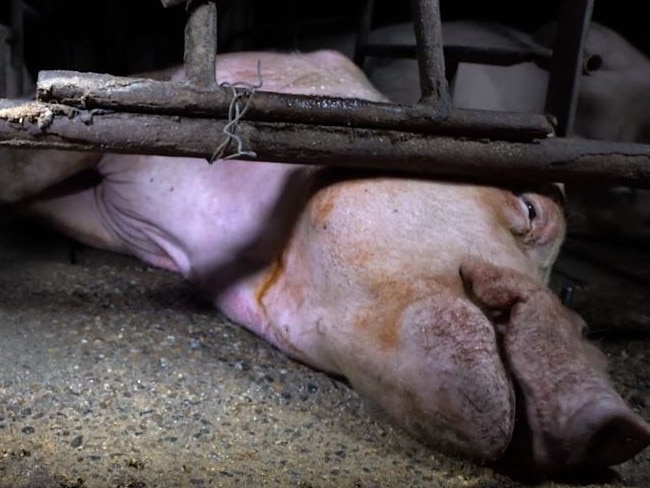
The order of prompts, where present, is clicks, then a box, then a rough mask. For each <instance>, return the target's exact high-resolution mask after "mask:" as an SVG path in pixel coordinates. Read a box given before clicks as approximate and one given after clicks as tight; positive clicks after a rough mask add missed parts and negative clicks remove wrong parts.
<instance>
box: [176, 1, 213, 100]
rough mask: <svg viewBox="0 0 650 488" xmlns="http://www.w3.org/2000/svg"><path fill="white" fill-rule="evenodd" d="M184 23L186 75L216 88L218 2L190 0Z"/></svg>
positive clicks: (193, 81) (197, 83) (196, 83)
mask: <svg viewBox="0 0 650 488" xmlns="http://www.w3.org/2000/svg"><path fill="white" fill-rule="evenodd" d="M187 9H188V12H189V13H188V18H187V23H186V24H185V55H184V58H183V59H184V63H185V75H186V78H187V80H188V81H189V82H190V83H193V84H195V85H197V86H203V87H215V86H216V85H217V79H216V61H217V5H216V4H215V2H214V0H189V1H188V3H187Z"/></svg>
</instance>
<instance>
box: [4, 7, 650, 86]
mask: <svg viewBox="0 0 650 488" xmlns="http://www.w3.org/2000/svg"><path fill="white" fill-rule="evenodd" d="M363 3H364V2H363V1H361V0H329V1H327V2H321V3H319V2H313V1H300V0H285V1H281V0H274V1H261V0H221V1H218V2H217V6H218V8H219V51H220V52H226V51H232V50H242V49H254V48H267V47H278V48H283V49H286V48H291V46H292V44H293V43H294V42H295V40H296V39H298V38H299V37H300V36H303V35H314V34H321V33H322V34H326V33H336V32H344V31H352V30H354V29H356V26H357V22H358V15H359V12H360V10H361V7H362V5H363ZM376 4H377V7H376V11H375V13H376V15H375V24H376V25H385V24H389V23H393V22H399V21H405V20H408V19H410V11H409V1H408V0H402V1H386V0H384V1H382V0H377V1H376ZM558 4H559V2H557V1H521V0H519V1H489V0H483V1H476V0H441V12H442V18H443V20H452V19H459V18H473V19H490V20H497V21H501V22H503V23H506V24H509V25H512V26H516V27H519V28H521V29H524V30H533V29H535V28H536V27H538V26H539V25H541V24H543V23H546V22H548V21H550V20H553V19H554V18H555V17H556V16H557V9H558ZM644 4H645V2H639V1H628V0H618V1H605V0H596V2H595V10H594V20H597V21H599V22H601V23H603V24H605V25H607V26H609V27H612V28H613V29H615V30H617V31H618V32H620V33H621V34H623V35H624V36H625V37H626V38H627V39H628V40H629V41H631V42H632V43H633V44H635V45H636V46H637V47H639V48H640V49H641V50H643V51H644V52H646V53H649V52H650V36H648V32H649V30H648V29H647V28H646V26H645V24H646V23H648V22H649V20H648V19H647V17H646V15H645V12H644ZM25 5H26V11H25V60H26V63H27V66H28V69H29V71H30V73H31V74H33V75H35V74H36V72H37V71H38V70H41V69H56V68H62V69H76V70H80V71H95V72H108V73H112V74H117V75H120V74H130V73H135V72H138V71H143V70H148V69H156V68H161V67H166V66H168V65H171V64H175V63H180V62H182V54H183V26H184V22H185V10H184V6H177V7H173V8H170V9H165V8H163V6H162V4H161V2H160V1H159V0H25ZM9 14H10V1H9V0H0V23H4V24H9V19H10V15H9Z"/></svg>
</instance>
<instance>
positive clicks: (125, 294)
mask: <svg viewBox="0 0 650 488" xmlns="http://www.w3.org/2000/svg"><path fill="white" fill-rule="evenodd" d="M0 236H1V237H0V440H1V442H0V488H5V487H7V488H8V487H13V488H22V487H30V488H32V487H38V488H55V487H56V488H64V487H65V488H72V487H75V488H81V487H131V488H144V487H158V486H160V487H163V486H165V487H166V486H179V487H182V486H188V487H204V486H205V487H208V486H215V487H216V486H226V487H227V486H296V487H329V486H337V487H359V488H368V487H405V486H409V487H416V486H427V487H473V488H497V487H508V488H514V487H518V486H521V485H520V484H519V482H516V481H513V480H512V479H510V478H508V477H505V476H503V475H499V474H496V473H494V472H493V471H492V470H491V469H489V468H487V467H480V466H476V465H474V464H472V463H470V462H466V461H462V460H457V459H452V458H449V457H446V456H443V455H441V454H438V453H435V452H432V451H431V450H429V449H427V448H425V447H423V446H421V445H420V444H418V442H416V441H414V440H413V439H411V438H409V437H408V436H407V435H405V434H403V433H402V432H400V431H398V430H395V429H392V428H391V427H389V426H388V425H387V424H386V423H384V422H383V421H381V420H378V417H377V416H376V415H374V412H372V411H371V410H370V409H369V408H368V407H366V406H365V405H364V404H363V402H362V401H361V400H360V398H359V397H358V396H357V394H356V393H355V392H354V391H353V390H351V389H350V388H349V387H348V386H347V385H346V384H344V383H342V382H340V381H338V380H337V379H334V378H331V377H329V376H327V375H324V374H322V373H319V372H317V371H314V370H312V369H310V368H308V367H305V366H303V365H301V364H298V363H296V362H294V361H291V360H289V359H287V358H286V357H285V356H283V355H282V354H281V353H279V352H278V351H276V350H275V349H273V348H272V347H271V346H269V345H268V344H267V343H265V342H263V341H262V340H260V339H258V338H256V337H255V336H253V335H251V334H250V333H248V332H246V331H245V330H243V329H242V328H240V327H238V326H237V325H235V324H233V323H230V322H229V321H227V320H226V319H225V318H223V317H222V316H221V315H219V313H218V312H216V311H215V310H213V309H211V308H209V307H208V306H207V305H206V304H204V303H203V302H201V300H200V299H199V298H198V297H197V295H196V294H195V292H194V290H193V289H192V287H191V286H189V285H188V284H187V283H184V282H183V281H182V280H181V279H180V278H179V277H178V276H176V275H173V274H170V273H167V272H165V271H160V270H156V269H152V268H149V267H147V266H145V265H143V264H141V263H140V262H138V261H135V260H133V259H130V258H125V257H121V256H115V255H112V254H109V253H103V252H100V251H96V250H91V249H88V248H84V247H80V246H78V245H77V246H71V243H70V241H68V240H67V239H63V238H60V237H58V236H56V235H54V234H51V233H49V232H46V231H42V230H25V229H23V228H21V227H18V226H15V225H13V226H9V225H7V224H2V225H0ZM72 260H74V261H76V263H75V264H72V263H71V261H72ZM581 266H584V264H581V263H577V264H576V263H575V262H571V260H570V259H569V260H568V262H567V264H566V269H565V271H566V273H565V274H564V275H563V276H566V275H570V274H571V273H573V272H575V273H580V272H583V271H580V269H579V268H580V267H581ZM626 300H627V301H628V302H629V301H632V302H633V306H632V307H630V308H625V307H624V306H623V304H624V303H626ZM647 302H648V300H647V294H646V293H645V290H644V289H643V288H640V287H639V286H632V287H629V288H626V287H625V286H624V285H623V284H621V285H620V286H615V287H613V288H612V287H611V286H610V285H608V286H607V287H606V288H603V287H602V286H600V287H599V285H594V286H592V287H583V289H582V290H580V291H579V292H578V293H577V294H576V300H575V306H576V308H577V309H578V310H579V311H581V312H585V314H586V315H587V316H589V318H590V320H592V326H593V327H595V329H596V330H598V332H599V335H598V341H599V343H600V345H601V347H602V348H603V349H604V350H605V351H606V352H607V354H608V356H609V358H610V360H611V368H612V372H613V377H614V379H615V381H616V384H617V386H618V389H619V391H620V392H621V393H622V394H623V395H624V396H625V397H626V398H627V400H628V401H629V402H630V403H631V404H632V406H633V407H634V408H635V409H636V410H637V411H638V412H639V413H640V414H641V415H643V416H644V417H645V418H646V419H650V337H648V336H647V335H645V333H644V330H645V329H644V327H645V326H647V325H648V324H649V323H650V304H648V303H647ZM611 325H613V326H614V328H613V329H612V327H610V326H611ZM610 475H612V476H611V477H610V478H609V484H604V483H600V484H596V485H594V486H625V487H632V486H634V487H644V486H650V452H644V453H642V454H640V455H639V456H637V458H635V459H634V460H632V461H629V462H627V463H625V464H623V465H621V466H619V467H617V468H616V469H615V472H614V473H613V474H612V473H610ZM579 481H580V482H581V483H580V484H588V483H589V481H588V480H579ZM541 486H555V487H561V486H565V485H563V484H562V483H552V482H546V483H543V484H542V485H541Z"/></svg>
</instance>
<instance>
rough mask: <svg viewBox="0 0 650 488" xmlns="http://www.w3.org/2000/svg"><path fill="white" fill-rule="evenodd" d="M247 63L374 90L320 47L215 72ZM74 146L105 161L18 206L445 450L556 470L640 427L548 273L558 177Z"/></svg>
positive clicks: (268, 84)
mask: <svg viewBox="0 0 650 488" xmlns="http://www.w3.org/2000/svg"><path fill="white" fill-rule="evenodd" d="M258 61H260V63H261V70H262V77H263V80H264V84H263V89H264V90H266V91H273V92H280V93H293V94H311V95H313V94H318V95H327V96H341V97H353V98H360V99H365V100H370V101H385V97H384V96H383V95H382V94H380V93H379V92H378V91H377V90H376V89H375V88H374V87H373V86H372V84H371V83H370V82H369V81H368V80H367V78H366V77H365V76H364V74H363V72H362V71H361V70H360V69H359V68H358V67H357V66H355V65H354V64H353V63H352V62H351V61H350V60H349V59H348V58H346V57H345V56H344V55H342V54H340V53H337V52H333V51H328V50H320V51H315V52H309V53H292V54H283V53H278V52H274V53H271V52H242V53H228V54H221V55H219V57H218V61H217V64H218V70H217V73H218V77H219V81H220V82H224V81H228V82H231V83H232V82H247V83H251V84H256V83H257V82H258V76H257V69H258V68H257V66H258ZM181 78H182V72H178V73H176V74H175V75H174V79H176V80H178V79H181ZM215 144H216V142H215ZM19 151H20V150H14V151H13V153H11V154H12V156H13V157H19V154H20V153H19ZM6 155H7V154H6V153H5V156H6ZM17 155H18V156H17ZM42 157H43V159H45V160H47V159H48V158H49V157H50V154H49V153H48V152H42ZM68 157H69V158H70V160H71V161H72V160H75V159H77V160H78V161H80V165H79V166H80V167H87V168H94V171H96V173H97V175H98V178H95V179H93V180H92V182H90V183H89V182H87V181H86V182H85V184H83V185H81V186H79V187H76V186H75V185H74V184H72V183H70V182H63V184H61V185H55V187H53V188H50V189H46V190H45V191H44V192H42V193H40V194H38V195H35V196H33V197H32V198H30V200H29V202H26V203H25V204H24V205H23V207H22V209H21V212H22V213H23V214H24V215H31V216H33V217H35V218H39V219H43V220H44V221H46V222H48V223H50V224H51V225H53V226H55V227H56V228H58V229H59V230H61V231H62V232H64V233H66V234H68V235H70V236H72V237H74V238H76V239H78V240H80V241H81V242H83V243H86V244H88V245H91V246H95V247H98V248H102V249H105V250H109V251H114V252H118V253H125V254H129V255H133V256H136V257H138V258H140V259H142V260H143V261H145V262H147V263H149V264H151V265H153V266H157V267H160V268H164V269H167V270H170V271H173V272H176V273H179V274H180V275H181V276H183V277H184V278H185V279H187V280H189V281H191V282H192V283H194V285H195V286H196V288H197V290H198V291H199V292H200V293H201V294H202V295H203V296H204V297H205V299H206V300H208V301H209V302H210V303H212V304H213V305H214V306H215V307H217V308H218V309H220V310H221V311H222V312H223V313H224V314H225V315H226V316H227V317H229V318H230V319H231V320H233V321H234V322H236V323H239V324H241V325H242V326H243V327H245V328H247V329H248V330H250V331H252V332H253V333H255V334H257V335H259V336H260V337H261V338H263V339H265V340H266V341H268V342H269V343H271V344H272V345H274V346H275V347H277V348H279V349H280V350H282V351H283V352H284V353H286V354H287V355H288V356H290V357H292V358H294V359H295V360H297V361H300V362H302V363H304V364H306V365H308V366H311V367H313V368H316V369H318V370H321V371H323V372H326V373H329V374H334V375H339V376H342V377H344V378H346V379H347V380H348V381H349V382H350V384H351V385H352V387H354V388H355V389H356V390H357V391H359V393H360V394H361V395H362V396H363V397H364V398H365V399H366V400H367V401H368V402H369V403H370V404H372V405H376V406H378V407H379V410H380V411H382V412H383V413H384V415H385V416H386V417H387V418H388V419H389V421H391V422H393V423H394V424H396V425H398V426H401V427H402V428H404V429H405V430H406V431H408V432H410V433H411V434H412V435H414V436H416V437H417V438H419V439H421V440H422V441H423V442H426V443H427V444H430V445H431V446H433V447H434V448H436V449H439V450H442V451H444V452H448V453H453V454H455V455H461V456H466V457H467V458H469V459H472V460H475V461H476V462H489V463H500V462H507V461H508V460H509V459H514V458H516V461H513V462H517V463H521V464H522V465H523V466H526V467H527V468H529V469H530V470H531V471H532V472H535V473H543V474H556V473H562V472H566V471H571V470H574V469H579V468H582V467H585V466H586V467H594V466H609V465H614V464H617V463H620V462H623V461H625V460H626V459H629V458H630V457H632V456H634V455H635V454H636V453H638V452H639V451H640V450H642V449H644V448H645V447H646V446H647V445H648V444H649V443H650V426H649V425H648V424H647V423H646V422H645V421H644V420H643V419H642V418H640V417H639V416H638V415H637V414H635V413H634V412H633V411H632V410H631V409H630V408H629V407H628V406H627V405H626V404H625V402H624V401H623V399H622V398H621V397H620V396H619V395H618V394H617V393H616V391H615V390H614V388H613V387H612V386H611V385H610V383H609V381H608V378H607V374H606V372H605V369H604V363H605V361H604V358H603V355H602V354H600V353H599V352H598V351H597V349H596V348H595V347H593V346H592V345H590V344H589V343H588V342H587V341H586V340H585V339H584V337H583V336H582V331H583V328H584V323H583V322H582V321H581V319H580V318H579V317H578V316H576V315H575V314H574V313H573V312H571V311H569V310H568V309H566V308H565V307H563V306H562V304H561V303H560V301H559V300H558V299H557V298H556V297H555V295H554V294H553V293H552V292H551V291H550V289H549V288H548V286H547V282H548V278H549V274H550V271H551V268H552V266H553V263H554V260H555V259H556V257H557V255H558V252H559V249H560V246H561V243H562V240H563V237H564V234H565V229H566V224H565V220H564V215H563V208H562V198H561V195H560V194H559V191H558V188H557V187H556V186H554V185H532V186H531V185H523V184H522V185H513V186H498V185H487V184H484V183H478V182H459V181H454V180H435V179H432V178H428V177H416V176H411V175H404V174H401V175H395V174H390V173H381V172H365V171H351V170H344V169H341V168H338V169H337V168H319V167H314V166H307V165H298V164H286V163H265V162H261V161H256V162H251V161H244V160H219V161H217V162H215V163H214V164H213V165H210V164H208V163H207V162H206V161H204V160H200V159H191V158H171V157H162V156H138V155H123V154H122V155H118V154H105V155H102V156H101V157H100V158H99V160H98V161H92V160H91V159H86V160H84V161H82V160H83V159H84V158H87V156H85V155H82V154H81V153H68ZM29 158H30V161H31V162H34V161H38V159H39V158H38V155H35V154H34V153H32V154H30V155H29ZM14 208H15V207H14ZM522 446H523V448H522ZM522 453H524V454H522Z"/></svg>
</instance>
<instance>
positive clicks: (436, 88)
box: [411, 0, 451, 116]
mask: <svg viewBox="0 0 650 488" xmlns="http://www.w3.org/2000/svg"><path fill="white" fill-rule="evenodd" d="M411 8H412V10H413V27H414V29H415V40H416V42H417V57H418V66H419V69H420V90H421V93H422V98H421V99H420V103H421V104H426V105H431V106H433V107H434V108H435V110H436V112H437V113H438V114H439V115H441V116H445V115H447V114H449V113H450V112H451V98H450V96H449V85H448V83H447V78H446V77H445V59H444V53H443V44H442V22H441V20H440V2H439V0H411Z"/></svg>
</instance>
